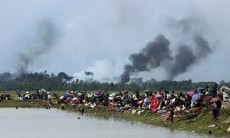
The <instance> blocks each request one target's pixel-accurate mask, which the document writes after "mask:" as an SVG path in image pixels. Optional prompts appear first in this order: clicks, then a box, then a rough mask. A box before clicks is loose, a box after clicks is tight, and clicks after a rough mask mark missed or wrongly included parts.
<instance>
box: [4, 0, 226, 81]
mask: <svg viewBox="0 0 230 138" xmlns="http://www.w3.org/2000/svg"><path fill="white" fill-rule="evenodd" d="M229 7H230V1H226V0H218V1H217V0H202V1H201V0H186V1H185V0H174V1H171V0H65V1H64V0H0V48H1V50H0V65H1V66H0V73H3V72H7V71H10V72H12V73H16V72H17V70H18V68H19V67H18V66H20V65H21V64H25V63H24V62H23V63H21V60H22V59H23V58H22V57H24V58H28V60H26V64H27V66H26V69H27V70H28V71H29V72H31V71H32V72H43V71H44V70H47V71H48V73H55V74H57V73H59V72H62V71H63V72H66V73H67V74H68V75H70V76H75V77H80V78H82V77H84V71H91V72H93V73H94V76H93V77H94V79H97V80H106V79H107V80H110V79H114V78H117V77H119V76H120V75H121V74H122V73H123V71H124V69H123V67H124V65H125V64H128V63H130V61H129V56H130V55H131V54H133V53H138V52H139V51H140V50H141V49H143V48H144V47H145V46H146V45H147V44H148V43H149V42H151V41H153V40H154V39H155V38H156V37H157V36H158V35H159V34H163V35H164V36H165V37H166V38H167V39H168V40H169V41H170V48H171V50H172V51H176V50H177V47H178V45H181V44H186V45H191V47H192V43H191V41H192V40H191V35H192V34H193V33H197V32H198V33H201V34H202V35H203V37H204V38H205V39H206V40H207V41H208V42H209V45H210V47H211V48H212V53H211V54H210V55H209V56H208V57H207V58H205V59H202V60H201V61H200V62H199V63H198V64H196V65H193V66H191V67H189V69H188V70H187V72H185V73H182V74H180V75H178V76H177V77H176V78H175V80H187V79H192V80H193V81H196V82H197V81H217V82H219V81H220V80H225V81H230V78H229V77H230V76H229V67H230V60H229V55H230V54H229V53H230V46H229V44H230V39H229V36H230V18H229V13H230V8H229ZM183 21H185V22H183ZM50 28H52V29H51V30H50ZM46 30H49V31H47V32H46ZM49 35H53V36H52V37H50V36H49ZM47 37H48V38H47ZM138 76H141V77H143V78H144V80H147V79H150V78H156V79H157V80H163V79H166V75H165V70H164V69H162V68H156V69H154V70H152V71H150V72H143V73H138V74H134V75H132V76H131V77H138Z"/></svg>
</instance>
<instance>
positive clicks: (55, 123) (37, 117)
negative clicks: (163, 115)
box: [0, 108, 204, 138]
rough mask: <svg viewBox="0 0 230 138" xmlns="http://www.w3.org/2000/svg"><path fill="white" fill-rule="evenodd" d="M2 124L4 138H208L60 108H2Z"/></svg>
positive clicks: (0, 128) (0, 111)
mask: <svg viewBox="0 0 230 138" xmlns="http://www.w3.org/2000/svg"><path fill="white" fill-rule="evenodd" d="M78 117H80V119H78ZM0 124H1V125H0V137H4V138H134V137H135V138H150V137H155V138H156V137H159V138H199V137H204V136H199V135H197V134H194V133H188V132H181V131H173V130H170V129H166V128H162V127H154V126H150V125H145V124H142V123H133V122H129V121H122V120H117V119H102V118H95V117H90V116H81V115H80V114H78V113H72V112H65V111H61V110H58V109H28V108H19V109H15V108H0Z"/></svg>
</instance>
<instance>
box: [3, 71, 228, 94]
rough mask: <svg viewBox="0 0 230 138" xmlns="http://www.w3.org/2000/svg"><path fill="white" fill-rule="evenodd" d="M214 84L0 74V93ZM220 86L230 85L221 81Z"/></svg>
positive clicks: (169, 88) (59, 74) (37, 74)
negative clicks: (125, 82)
mask: <svg viewBox="0 0 230 138" xmlns="http://www.w3.org/2000/svg"><path fill="white" fill-rule="evenodd" d="M211 83H214V82H199V83H193V82H192V80H185V81H166V80H163V81H154V82H152V81H146V82H141V83H139V82H131V83H128V84H121V83H108V82H105V83H100V82H97V81H90V82H84V81H83V80H78V79H76V80H73V77H72V76H68V75H67V74H66V73H64V72H60V73H58V74H57V75H55V74H48V73H47V72H46V71H45V72H41V73H37V72H36V73H24V74H21V75H19V76H17V75H14V74H11V73H9V72H5V73H2V74H0V91H14V90H30V91H34V90H36V89H46V90H48V91H65V90H82V89H85V90H107V91H121V90H122V91H123V90H128V91H134V90H148V89H149V90H152V91H158V90H169V91H171V90H181V91H182V90H191V89H196V88H198V87H205V86H206V85H210V84H211ZM219 84H220V86H222V85H230V82H228V83H226V82H224V81H221V82H220V83H219Z"/></svg>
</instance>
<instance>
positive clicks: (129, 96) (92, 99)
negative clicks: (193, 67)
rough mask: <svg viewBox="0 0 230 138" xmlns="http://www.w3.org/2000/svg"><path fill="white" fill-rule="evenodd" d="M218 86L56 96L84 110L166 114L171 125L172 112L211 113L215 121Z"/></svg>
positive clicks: (219, 99)
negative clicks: (206, 111) (81, 105)
mask: <svg viewBox="0 0 230 138" xmlns="http://www.w3.org/2000/svg"><path fill="white" fill-rule="evenodd" d="M217 88H218V85H217V84H212V85H211V86H206V87H205V88H203V87H199V88H197V89H196V90H191V91H189V92H187V93H176V92H174V91H171V92H169V91H158V92H151V91H149V90H148V91H145V92H144V93H141V92H139V91H134V92H131V93H129V92H128V91H125V92H117V93H108V92H106V91H95V92H93V93H89V92H87V91H78V92H74V91H66V92H65V93H64V94H63V96H61V97H59V102H60V103H67V104H71V105H74V104H83V105H84V106H85V107H89V108H95V107H97V106H104V107H106V108H108V110H114V111H115V112H119V113H127V112H131V113H137V114H141V113H143V112H146V111H148V112H153V113H162V112H169V115H168V116H165V118H166V119H169V120H171V121H172V122H173V115H174V112H190V110H195V111H200V110H202V108H210V109H211V110H213V118H214V119H218V116H219V112H220V109H221V107H222V103H223V93H224V89H221V90H220V91H218V90H217Z"/></svg>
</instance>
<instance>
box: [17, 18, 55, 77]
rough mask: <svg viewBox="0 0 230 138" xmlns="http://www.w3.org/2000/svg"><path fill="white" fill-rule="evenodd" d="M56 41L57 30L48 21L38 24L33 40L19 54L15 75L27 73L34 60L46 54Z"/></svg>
mask: <svg viewBox="0 0 230 138" xmlns="http://www.w3.org/2000/svg"><path fill="white" fill-rule="evenodd" d="M56 40H57V30H56V27H55V25H54V24H53V23H52V22H51V21H50V20H47V19H46V20H43V21H41V22H40V23H39V24H38V27H37V32H36V36H35V39H34V40H33V41H32V42H30V43H29V44H28V46H27V47H26V49H24V52H22V53H19V57H18V65H17V73H16V74H17V75H20V74H22V73H25V72H27V69H28V67H29V66H30V65H31V64H33V62H34V60H36V59H37V58H39V57H40V56H42V55H44V54H48V53H49V52H50V51H51V50H52V49H53V47H54V45H55V42H56Z"/></svg>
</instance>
